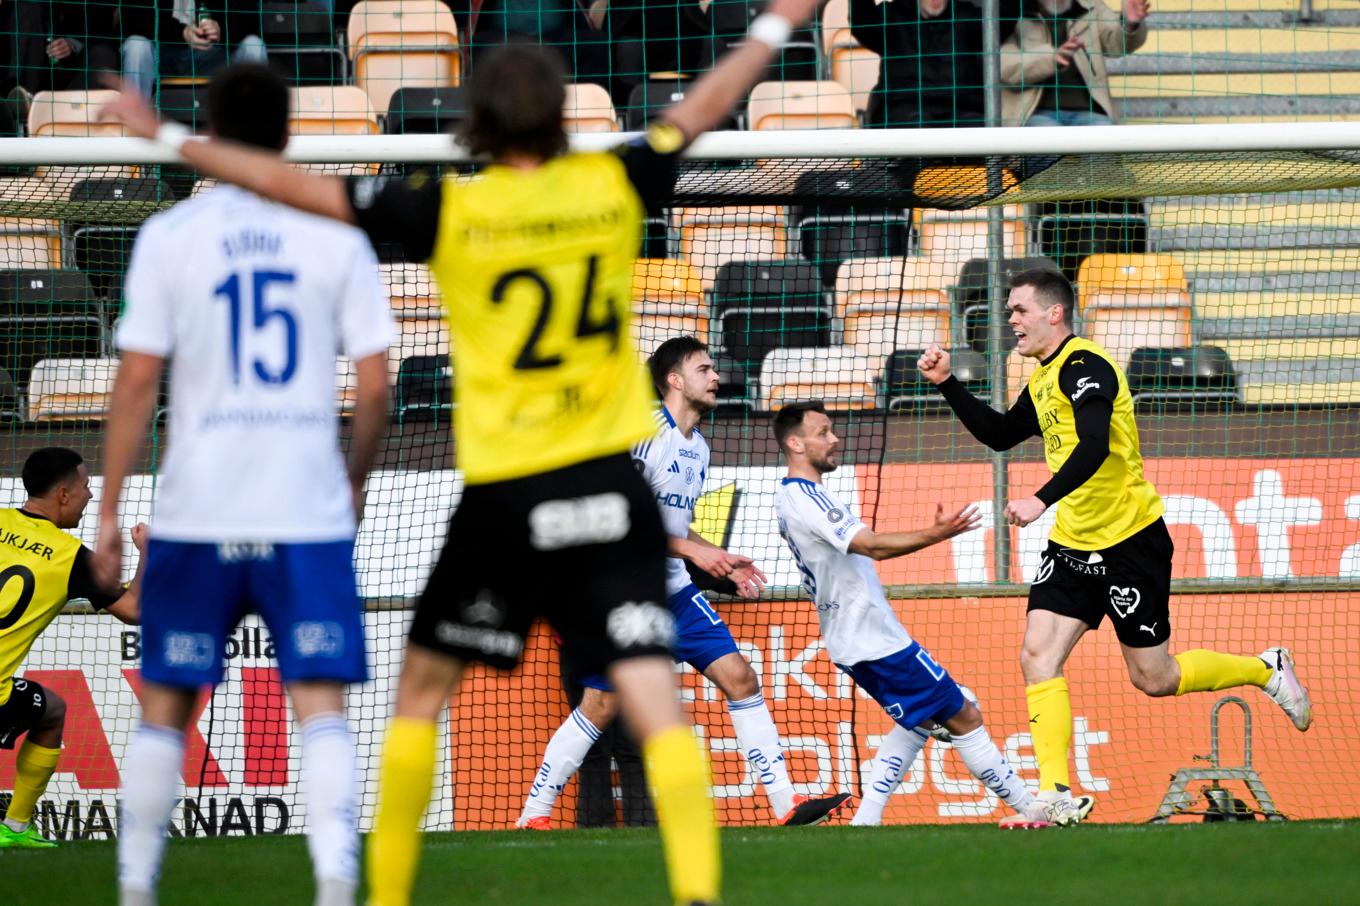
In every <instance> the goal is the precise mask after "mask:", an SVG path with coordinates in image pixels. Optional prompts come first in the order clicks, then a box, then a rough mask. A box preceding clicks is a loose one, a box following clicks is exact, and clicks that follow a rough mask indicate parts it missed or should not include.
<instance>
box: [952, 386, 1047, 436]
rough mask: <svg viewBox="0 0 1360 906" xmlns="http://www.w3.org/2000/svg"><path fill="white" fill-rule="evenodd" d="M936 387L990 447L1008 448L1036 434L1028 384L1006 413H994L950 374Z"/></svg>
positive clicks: (1037, 422)
mask: <svg viewBox="0 0 1360 906" xmlns="http://www.w3.org/2000/svg"><path fill="white" fill-rule="evenodd" d="M937 386H938V387H939V390H940V393H942V394H944V398H945V399H946V400H947V401H948V402H949V406H950V408H952V409H953V410H954V414H955V415H957V416H958V417H959V420H960V421H962V422H963V425H964V427H965V428H967V429H968V430H969V432H971V433H972V435H973V436H974V437H976V438H977V439H978V440H979V441H981V442H982V443H984V444H986V445H987V446H989V447H991V448H992V449H993V450H1009V449H1010V448H1011V447H1014V446H1015V445H1016V444H1018V443H1021V442H1022V441H1025V440H1027V439H1029V438H1031V437H1035V436H1037V435H1038V434H1039V433H1040V432H1039V414H1038V413H1037V412H1036V411H1035V409H1034V402H1033V400H1031V399H1030V397H1029V388H1028V387H1026V388H1025V389H1024V390H1022V391H1021V392H1020V398H1019V399H1017V400H1016V401H1015V405H1014V406H1011V408H1010V409H1009V410H1007V411H1006V412H997V411H996V410H995V409H993V408H992V407H991V406H989V405H987V404H986V403H984V402H983V401H982V400H980V399H978V398H977V397H975V396H973V394H972V393H970V392H969V391H968V388H967V387H965V386H963V383H962V382H961V381H959V379H958V378H956V377H954V376H953V375H952V374H951V375H950V376H949V377H948V379H946V380H945V381H944V382H943V383H941V384H939V385H937Z"/></svg>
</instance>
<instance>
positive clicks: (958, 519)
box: [849, 503, 982, 560]
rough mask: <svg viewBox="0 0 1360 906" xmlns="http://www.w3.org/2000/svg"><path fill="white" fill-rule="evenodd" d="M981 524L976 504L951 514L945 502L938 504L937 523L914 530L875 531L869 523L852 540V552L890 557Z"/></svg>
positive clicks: (917, 548) (902, 554) (913, 550)
mask: <svg viewBox="0 0 1360 906" xmlns="http://www.w3.org/2000/svg"><path fill="white" fill-rule="evenodd" d="M981 523H982V516H981V514H979V513H978V509H977V507H976V506H971V505H970V506H965V507H960V508H959V509H957V510H955V511H954V512H952V513H946V512H945V511H944V505H943V504H940V503H937V504H935V523H934V524H933V525H931V526H929V527H927V528H923V529H918V530H917V531H914V532H875V531H874V530H873V529H871V528H869V527H868V526H867V525H866V526H865V527H864V528H862V529H860V530H859V531H858V532H856V533H855V537H853V538H851V539H850V548H849V549H850V553H852V554H863V555H864V556H866V557H868V558H870V559H871V560H891V559H892V558H893V557H901V556H904V555H906V554H910V553H914V552H916V551H919V550H920V549H921V548H923V547H930V545H932V544H938V543H939V542H941V541H947V540H949V539H950V538H953V537H954V536H955V535H962V534H963V533H964V532H969V531H972V530H973V529H975V528H977V527H978V526H979V525H980V524H981Z"/></svg>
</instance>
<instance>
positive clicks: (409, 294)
mask: <svg viewBox="0 0 1360 906" xmlns="http://www.w3.org/2000/svg"><path fill="white" fill-rule="evenodd" d="M378 274H379V277H380V279H381V280H382V283H383V286H385V287H387V297H388V299H389V300H390V301H391V303H392V314H393V315H395V316H396V317H398V318H408V317H414V318H429V317H435V316H439V315H441V314H442V312H443V309H442V307H441V304H442V303H441V301H440V296H439V287H438V286H436V285H435V282H434V276H433V275H432V274H431V273H430V268H429V267H428V266H426V265H424V264H416V263H413V262H399V263H391V264H379V265H378Z"/></svg>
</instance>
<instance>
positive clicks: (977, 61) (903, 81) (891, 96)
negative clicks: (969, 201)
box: [850, 0, 1020, 127]
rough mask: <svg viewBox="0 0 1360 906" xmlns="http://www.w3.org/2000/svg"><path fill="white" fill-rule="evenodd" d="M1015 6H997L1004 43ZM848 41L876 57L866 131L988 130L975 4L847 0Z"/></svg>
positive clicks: (967, 0) (968, 0) (1015, 1)
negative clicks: (873, 128) (875, 80)
mask: <svg viewBox="0 0 1360 906" xmlns="http://www.w3.org/2000/svg"><path fill="white" fill-rule="evenodd" d="M1019 14H1020V0H1001V23H1000V28H1001V39H1002V40H1005V39H1006V38H1007V36H1008V35H1009V34H1010V32H1011V31H1012V30H1013V29H1014V28H1015V19H1016V17H1017V16H1018V15H1019ZM850 33H851V34H853V35H854V36H855V40H857V41H858V42H859V43H860V44H862V45H863V46H864V47H866V48H868V49H869V50H872V51H873V52H874V53H876V54H878V55H879V57H881V58H882V59H881V62H880V64H879V71H878V83H877V84H876V85H875V86H874V89H873V91H872V92H871V93H870V95H869V108H868V110H866V111H865V115H864V124H865V125H866V126H880V127H913V126H985V125H987V120H986V114H985V109H984V107H985V97H984V92H983V72H982V62H983V56H982V47H983V18H982V9H981V8H980V7H979V6H977V5H976V4H974V3H973V2H972V0H886V2H877V0H850Z"/></svg>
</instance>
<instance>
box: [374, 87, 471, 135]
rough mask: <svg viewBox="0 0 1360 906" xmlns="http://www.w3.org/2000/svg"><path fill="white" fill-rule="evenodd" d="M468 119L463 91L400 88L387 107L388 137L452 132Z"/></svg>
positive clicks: (384, 127)
mask: <svg viewBox="0 0 1360 906" xmlns="http://www.w3.org/2000/svg"><path fill="white" fill-rule="evenodd" d="M466 117H467V98H466V96H465V95H464V93H463V89H462V88H457V87H449V88H398V89H397V90H396V91H395V92H393V94H392V100H391V101H389V102H388V105H387V118H386V120H385V121H384V123H383V132H384V133H386V134H387V135H408V134H411V133H418V134H424V135H432V134H436V133H440V132H449V131H451V130H452V129H453V128H454V127H456V126H457V125H458V124H459V123H461V122H462V121H463V120H464V119H465V118H466Z"/></svg>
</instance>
